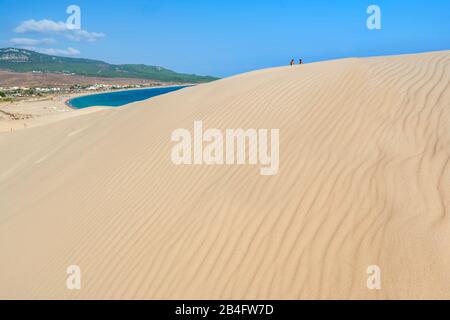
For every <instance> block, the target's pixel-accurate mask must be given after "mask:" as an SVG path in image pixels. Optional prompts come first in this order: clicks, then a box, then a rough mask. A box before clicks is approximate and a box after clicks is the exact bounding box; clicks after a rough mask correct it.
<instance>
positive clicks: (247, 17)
mask: <svg viewBox="0 0 450 320" xmlns="http://www.w3.org/2000/svg"><path fill="white" fill-rule="evenodd" d="M72 4H75V5H78V6H79V7H80V8H81V28H82V30H83V32H84V33H83V34H79V36H75V37H74V36H73V35H74V34H72V36H71V34H70V33H66V32H64V31H60V32H55V31H54V30H53V31H52V30H51V29H52V28H51V27H52V26H53V27H55V28H56V26H57V23H58V22H65V21H66V20H67V17H68V16H69V15H68V14H67V13H66V9H67V7H68V6H69V5H72ZM371 4H376V5H378V6H379V7H380V8H381V14H382V15H381V22H382V29H381V30H369V29H368V28H367V27H366V20H367V18H368V16H369V15H368V14H367V13H366V10H367V7H368V6H369V5H371ZM0 17H1V19H0V46H1V47H9V46H15V47H27V48H37V49H38V50H41V51H44V52H49V53H51V52H54V53H59V54H66V55H72V56H76V57H84V58H92V59H100V60H104V61H107V62H110V63H144V64H150V65H159V66H164V67H167V68H170V69H173V70H176V71H179V72H189V73H197V74H209V75H216V76H228V75H231V74H235V73H240V72H245V71H248V70H254V69H260V68H265V67H272V66H278V65H285V64H287V63H288V62H289V60H290V59H291V58H296V59H298V58H303V59H304V60H305V61H306V62H311V61H318V60H326V59H334V58H342V57H353V56H372V55H386V54H401V53H415V52H423V51H434V50H449V49H450V1H448V0H428V1H424V0H423V1H422V0H420V1H419V0H409V1H406V0H372V1H365V0H340V1H330V0H271V1H265V0H259V1H256V0H255V1H252V0H247V1H245V0H226V1H225V0H221V1H216V0H129V1H112V0H96V1H92V0H71V1H65V0H59V1H54V0H39V1H37V0H21V1H17V0H2V9H1V12H0ZM31 19H33V20H34V21H35V22H34V25H33V26H34V27H30V25H29V24H28V25H25V27H24V25H23V22H26V21H28V20H31ZM44 19H46V20H48V21H47V27H48V24H49V21H50V22H51V23H54V25H51V26H50V28H47V27H44V28H42V29H39V28H40V26H41V24H40V23H41V21H42V20H44ZM33 28H34V29H33ZM24 39H25V40H24ZM30 39H31V40H30Z"/></svg>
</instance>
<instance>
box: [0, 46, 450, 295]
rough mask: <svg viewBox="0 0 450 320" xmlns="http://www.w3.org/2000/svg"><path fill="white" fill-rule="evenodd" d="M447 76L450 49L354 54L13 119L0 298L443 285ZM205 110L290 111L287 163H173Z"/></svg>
mask: <svg viewBox="0 0 450 320" xmlns="http://www.w3.org/2000/svg"><path fill="white" fill-rule="evenodd" d="M449 82H450V52H449V51H446V52H436V53H427V54H419V55H405V56H396V57H379V58H367V59H345V60H339V61H330V62H322V63H314V64H309V65H303V66H295V67H280V68H274V69H267V70H260V71H256V72H251V73H247V74H243V75H239V76H235V77H231V78H227V79H223V80H220V81H216V82H213V83H209V84H202V85H199V86H196V87H191V88H186V89H183V90H180V91H177V92H174V93H171V94H168V95H165V96H160V97H156V98H154V99H151V100H148V101H145V102H140V103H136V104H132V105H129V106H126V107H123V108H118V109H108V110H104V111H98V112H95V113H91V114H87V115H81V116H79V117H75V118H71V119H66V120H62V121H59V122H55V123H51V124H48V125H45V126H41V127H37V128H31V129H28V130H22V131H18V132H13V133H2V134H0V154H1V157H0V298H10V299H15V298H26V299H29V298H44V299H48V298H58V299H75V298H87V299H94V298H96V299H106V298H119V299H120V298H132V299H135V298H144V299H154V298H158V299H209V298H213V299H222V298H227V299H228V298H233V299H235V298H236V299H240V298H245V299H313V298H320V299H326V298H331V299H339V298H342V299H346V298H355V299H365V298H375V299H384V298H387V299H399V298H412V299H418V298H439V299H441V298H445V299H450V247H449V244H450V160H449V159H450V83H449ZM195 120H202V121H203V123H204V124H205V126H207V127H211V128H219V129H222V130H225V129H226V128H279V129H280V169H279V173H278V174H277V175H275V176H269V177H266V176H261V175H259V173H258V169H256V168H255V167H254V166H175V165H174V164H172V162H171V160H170V152H171V148H172V146H173V143H172V142H171V141H170V137H171V132H172V131H173V130H174V129H176V128H192V126H193V123H194V121H195ZM69 265H78V266H80V268H81V270H82V289H81V290H79V291H69V290H68V289H67V288H66V277H67V275H66V268H67V267H68V266H69ZM370 265H378V266H379V267H380V268H381V271H382V274H381V279H382V281H381V284H382V289H381V290H369V289H368V288H367V286H366V280H367V277H368V275H367V274H366V269H367V267H368V266H370Z"/></svg>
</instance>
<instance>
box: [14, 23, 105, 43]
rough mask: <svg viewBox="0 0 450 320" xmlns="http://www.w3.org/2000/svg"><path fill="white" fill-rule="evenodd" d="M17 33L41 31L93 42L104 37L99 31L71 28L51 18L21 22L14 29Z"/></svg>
mask: <svg viewBox="0 0 450 320" xmlns="http://www.w3.org/2000/svg"><path fill="white" fill-rule="evenodd" d="M14 31H15V32H17V33H42V34H59V35H63V36H65V37H66V38H68V39H70V40H74V41H88V42H95V41H97V40H98V39H99V38H103V37H105V34H104V33H101V32H89V31H86V30H83V29H72V28H69V27H68V26H67V24H66V23H64V22H61V21H60V22H56V21H53V20H48V19H43V20H39V21H36V20H34V19H31V20H27V21H24V22H22V23H21V24H20V25H19V26H17V27H16V28H15V29H14Z"/></svg>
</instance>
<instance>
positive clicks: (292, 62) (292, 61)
mask: <svg viewBox="0 0 450 320" xmlns="http://www.w3.org/2000/svg"><path fill="white" fill-rule="evenodd" d="M294 64H295V61H294V59H292V60H291V67H292V66H293V65H294Z"/></svg>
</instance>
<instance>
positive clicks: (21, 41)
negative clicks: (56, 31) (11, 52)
mask: <svg viewBox="0 0 450 320" xmlns="http://www.w3.org/2000/svg"><path fill="white" fill-rule="evenodd" d="M9 42H10V43H12V44H13V45H22V46H37V45H40V44H52V43H55V42H56V41H55V39H50V38H46V39H30V38H13V39H11V40H9Z"/></svg>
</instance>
